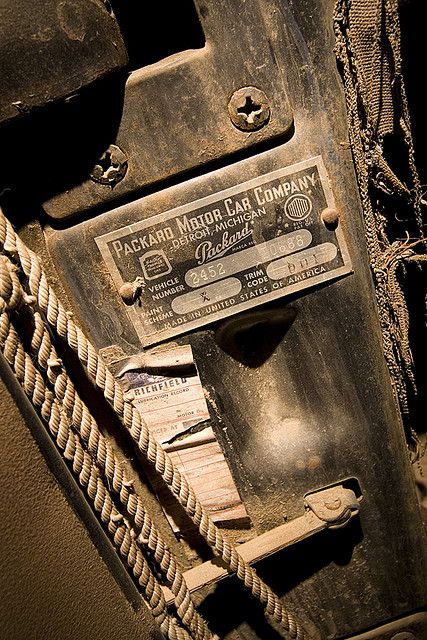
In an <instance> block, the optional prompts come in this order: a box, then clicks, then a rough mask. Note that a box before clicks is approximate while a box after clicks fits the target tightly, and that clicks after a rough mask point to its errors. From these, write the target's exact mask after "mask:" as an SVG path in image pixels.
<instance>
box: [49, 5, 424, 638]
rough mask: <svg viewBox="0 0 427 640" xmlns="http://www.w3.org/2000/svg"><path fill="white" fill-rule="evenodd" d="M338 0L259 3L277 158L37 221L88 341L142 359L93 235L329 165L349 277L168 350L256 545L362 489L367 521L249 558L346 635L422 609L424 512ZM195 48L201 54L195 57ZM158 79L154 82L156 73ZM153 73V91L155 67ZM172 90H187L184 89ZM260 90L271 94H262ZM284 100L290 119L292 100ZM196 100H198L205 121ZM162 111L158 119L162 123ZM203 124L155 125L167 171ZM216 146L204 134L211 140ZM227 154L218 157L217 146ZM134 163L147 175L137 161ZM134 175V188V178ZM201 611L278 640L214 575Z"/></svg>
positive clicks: (331, 631)
mask: <svg viewBox="0 0 427 640" xmlns="http://www.w3.org/2000/svg"><path fill="white" fill-rule="evenodd" d="M219 4H220V3H218V6H219ZM332 5H333V3H332V2H331V1H329V0H327V1H326V0H325V2H324V3H322V5H321V7H316V10H314V9H313V6H312V3H309V2H306V1H305V0H304V1H303V0H300V1H299V2H294V3H291V4H290V5H288V4H286V3H284V2H281V3H275V2H268V3H262V5H259V7H260V11H261V12H262V13H263V24H264V25H265V29H266V32H268V33H269V34H270V35H271V36H272V37H271V38H270V42H271V43H272V49H271V51H272V52H273V53H272V54H271V55H272V56H273V57H274V60H275V61H276V63H277V64H276V69H277V70H278V71H280V73H281V74H282V75H281V76H279V77H277V76H275V80H276V81H277V83H278V85H280V86H285V85H286V87H287V89H288V91H289V96H290V98H289V100H290V102H291V103H292V109H293V114H294V132H293V135H292V136H291V137H290V138H289V139H286V140H283V139H280V138H277V139H276V142H275V144H274V145H272V147H271V148H270V149H263V150H259V149H258V151H257V149H256V147H254V149H253V155H251V156H250V157H246V158H243V159H242V158H234V160H235V161H234V162H230V161H229V160H227V163H228V164H226V158H225V157H224V160H223V162H224V164H226V166H224V167H223V168H220V167H218V168H216V170H215V171H211V172H207V173H205V174H203V175H194V176H193V177H192V178H191V179H188V180H186V181H183V182H182V183H180V184H176V185H175V186H174V185H172V186H171V185H169V186H168V188H165V189H162V190H160V191H158V192H155V193H151V194H149V195H147V196H145V197H144V198H143V199H142V200H141V203H140V205H139V206H138V207H128V208H124V209H123V210H118V209H116V210H113V211H109V212H105V213H102V214H100V215H97V216H95V217H93V218H92V219H87V221H86V222H81V223H79V224H76V225H74V226H73V225H71V224H70V226H69V227H68V228H66V226H65V225H63V226H62V228H61V227H58V228H54V225H52V226H51V228H46V237H47V240H48V245H49V248H50V251H51V253H52V256H53V258H54V260H55V262H56V264H57V266H58V268H59V269H60V271H61V275H62V278H63V282H64V285H65V286H66V288H67V291H68V293H69V295H70V298H71V299H73V300H75V301H76V313H77V315H78V316H79V318H80V319H81V321H82V322H83V324H84V326H85V328H86V330H87V331H88V333H89V334H90V335H91V337H92V339H93V340H94V341H95V342H96V344H97V346H98V347H99V348H107V347H110V346H111V345H112V344H115V345H118V346H120V347H121V348H122V349H123V350H124V352H125V353H126V354H128V355H131V354H133V353H138V352H139V351H140V350H141V347H142V345H141V342H140V340H139V339H138V336H137V334H136V333H135V331H134V329H133V327H132V326H131V324H130V323H129V319H128V315H127V307H126V305H125V304H124V302H123V300H122V299H121V297H120V295H119V293H118V290H117V288H116V287H115V286H114V284H113V281H112V280H111V277H110V275H109V273H108V270H107V269H106V267H105V264H104V263H103V261H102V259H101V256H100V253H99V252H98V249H97V247H96V243H95V238H96V237H98V236H99V235H102V234H106V233H110V232H114V231H116V230H118V229H120V228H121V227H123V226H126V225H132V224H139V223H141V221H148V220H149V219H150V218H151V217H152V216H156V215H158V214H161V213H163V212H165V211H168V210H170V209H173V208H175V207H180V206H183V205H186V204H187V203H189V202H192V201H195V200H197V199H199V198H201V197H204V196H206V194H215V193H217V192H220V191H221V190H224V189H228V188H231V187H234V186H235V185H238V184H239V183H241V182H242V180H251V179H255V178H257V177H258V176H262V175H264V174H267V173H268V172H270V171H273V170H277V169H281V168H283V167H287V166H289V165H292V164H295V163H298V162H301V161H303V160H307V159H308V158H312V157H314V156H319V155H320V156H322V158H323V161H324V164H325V167H326V171H327V174H328V176H329V177H330V188H331V191H332V193H333V195H334V202H335V207H334V208H336V211H338V212H339V228H340V229H341V231H342V233H343V235H344V238H345V241H346V243H347V246H348V249H349V254H350V258H351V262H352V267H353V271H354V273H353V274H351V275H349V276H347V277H345V278H343V279H342V280H340V281H337V282H332V283H326V284H323V285H319V284H318V285H317V286H314V287H313V288H311V289H310V290H307V289H306V290H304V292H302V293H294V294H292V295H291V296H288V297H285V298H282V299H280V300H278V301H277V300H276V301H275V302H270V303H268V304H266V305H263V306H262V307H260V308H259V310H258V311H255V310H253V309H250V310H247V311H245V312H244V313H243V314H240V315H238V316H235V317H234V318H230V319H226V320H222V321H219V322H216V323H213V324H211V325H207V326H205V327H204V328H203V329H200V330H193V331H192V332H190V333H188V334H184V335H183V336H181V337H179V338H178V342H179V343H180V344H191V345H192V348H193V352H194V354H195V360H196V362H197V365H198V367H199V370H200V375H201V380H202V382H203V384H204V386H205V390H206V393H207V398H208V405H209V409H210V413H211V415H212V426H213V429H214V430H215V432H216V434H217V437H218V439H219V440H220V442H221V444H222V448H223V451H224V454H225V456H226V458H227V460H228V462H229V464H230V466H231V469H232V472H233V475H234V479H235V481H236V483H237V485H238V487H239V492H240V494H241V496H242V498H243V500H244V503H245V506H246V509H247V511H248V513H249V516H250V518H251V521H252V523H253V528H252V530H251V531H250V532H249V533H250V534H251V535H259V534H262V533H263V532H265V531H267V530H269V529H272V528H273V527H276V526H279V525H280V524H282V518H283V515H284V514H286V516H287V517H288V518H297V517H299V516H301V515H302V513H303V512H304V503H303V500H302V499H300V498H298V496H303V495H305V494H306V493H308V492H310V491H315V490H316V489H319V488H321V487H324V486H327V485H329V484H333V483H335V482H336V481H337V480H338V479H340V478H344V477H347V478H351V477H353V478H356V479H357V480H358V482H359V483H360V486H361V488H362V491H363V493H364V495H366V501H365V502H364V505H363V514H362V516H361V518H360V520H356V521H354V522H351V523H350V524H349V526H348V527H346V528H345V529H343V530H342V531H337V532H333V531H327V532H324V533H321V534H319V536H318V537H315V538H313V539H310V540H306V541H303V542H301V543H300V544H299V545H296V546H295V547H293V548H292V549H285V550H283V551H282V552H280V553H279V554H277V555H276V556H274V558H271V559H265V560H263V561H262V562H261V563H260V565H259V569H260V572H261V574H262V575H263V576H264V577H265V579H266V580H267V581H268V582H269V584H271V585H272V586H273V587H274V588H275V590H276V591H277V592H278V593H279V594H280V595H281V596H282V597H283V599H284V600H285V601H286V602H287V603H288V604H289V605H290V606H292V608H293V609H294V610H295V611H296V612H297V613H298V614H299V616H300V617H301V618H302V619H303V620H304V621H306V623H307V624H308V625H310V622H309V621H310V619H311V620H315V621H316V624H318V626H319V627H320V630H321V632H322V633H323V635H324V636H325V637H328V636H329V637H336V638H342V637H346V636H348V635H351V634H355V633H357V632H360V631H361V630H364V629H367V628H370V627H373V626H375V625H379V624H381V623H383V622H385V621H387V620H389V619H391V618H394V617H397V616H401V615H402V614H405V613H410V612H412V611H414V610H417V609H419V608H420V607H422V606H424V604H425V588H424V572H425V568H424V567H425V565H424V557H423V555H422V553H420V552H419V549H421V548H422V547H423V532H422V528H421V523H420V518H419V511H418V505H417V502H416V497H415V490H414V486H413V480H412V476H411V469H410V466H409V461H408V458H407V453H406V447H405V441H404V437H403V433H402V430H401V425H400V421H399V417H398V414H397V412H396V409H395V405H394V401H393V396H392V392H391V387H390V380H389V376H388V372H387V369H386V367H385V364H384V358H383V353H382V348H381V338H380V328H379V324H378V318H377V314H376V309H375V305H374V302H373V301H374V292H373V287H372V281H371V276H370V273H369V268H368V260H367V256H366V252H365V248H364V247H365V238H364V231H363V226H362V220H361V215H360V208H359V207H360V205H359V200H358V193H357V187H356V184H355V180H354V174H353V166H352V160H351V155H350V152H349V149H348V141H347V137H346V136H347V131H346V119H345V108H344V101H343V97H342V94H341V89H340V83H339V78H338V75H337V73H336V68H335V60H334V56H333V43H334V39H333V34H332V29H331V16H332ZM245 6H248V3H246V5H245ZM245 24H246V23H245V22H243V25H245ZM252 29H253V34H252V36H251V38H256V36H258V38H259V39H260V41H261V43H262V41H263V38H264V36H265V34H264V33H263V32H260V31H259V24H253V25H252ZM232 40H233V39H232V38H230V41H232ZM243 49H244V43H243V45H242V51H243ZM261 49H262V48H261ZM199 55H203V54H201V53H200V52H199V53H198V54H194V56H196V57H197V56H199ZM249 65H252V62H249ZM251 68H252V67H251ZM189 69H190V66H189ZM232 69H234V73H235V74H236V77H237V76H238V77H239V80H238V81H237V80H236V83H237V82H238V84H241V85H242V86H243V85H248V84H252V85H253V86H257V87H260V88H261V87H262V88H264V84H263V82H261V81H260V80H259V78H260V77H262V73H263V70H262V69H260V70H258V71H256V72H255V69H253V72H252V74H251V77H250V78H247V77H245V78H244V81H243V79H242V81H240V78H241V74H238V73H237V72H236V69H235V67H233V68H232ZM232 69H231V68H230V70H232ZM158 71H159V75H158V78H157V80H158V82H159V83H160V84H159V87H161V89H160V90H162V88H163V85H162V82H163V81H166V76H165V75H164V74H163V72H162V70H158ZM189 72H190V71H189ZM142 73H143V74H144V73H147V74H148V71H144V72H142ZM193 73H194V75H193V81H195V80H196V78H197V80H198V81H199V80H200V78H199V75H198V72H197V70H196V69H195V67H193ZM211 73H212V72H209V74H208V76H209V78H210V77H211ZM150 74H151V76H152V81H153V83H154V82H155V80H156V75H155V70H154V68H153V69H151V70H150ZM258 76H259V77H258ZM177 78H178V76H177V75H176V76H175V79H174V80H171V79H169V83H170V86H169V88H171V87H175V82H177ZM209 81H210V80H208V81H207V82H209ZM183 86H187V91H188V85H185V83H184V84H183ZM266 93H267V94H268V95H269V96H272V94H271V92H270V91H269V90H267V89H266ZM272 100H273V105H274V97H273V98H272ZM284 104H285V106H284V110H285V112H286V109H287V104H288V101H286V102H285V103H284ZM204 108H205V107H204V104H202V105H201V107H200V114H203V113H204ZM213 108H214V111H213V113H214V117H215V118H216V117H221V118H222V117H223V116H222V115H218V114H220V113H221V114H222V113H224V112H223V111H221V110H220V109H219V107H218V105H215V104H213ZM224 109H225V110H226V102H225V105H224ZM133 110H134V113H138V114H139V113H140V112H144V110H147V106H146V105H145V104H142V103H139V104H138V106H136V105H134V107H133ZM276 111H277V107H276V106H275V107H274V110H273V109H272V115H271V123H269V124H268V125H267V126H266V127H264V128H263V129H261V130H259V132H258V133H256V134H254V135H255V136H258V135H261V134H262V133H263V132H267V130H268V128H269V127H270V124H272V123H273V120H274V117H275V114H276ZM147 113H148V114H149V113H150V110H149V109H148V111H147ZM169 115H170V113H169V112H163V116H165V118H166V116H168V117H169ZM198 117H199V116H196V120H195V121H194V125H195V126H194V131H195V134H196V135H195V137H194V138H192V139H191V143H190V142H189V140H188V137H187V138H186V139H185V140H183V138H182V136H181V134H182V132H183V130H184V129H186V127H187V126H188V121H187V119H186V117H185V115H183V117H182V120H181V121H180V125H179V127H178V135H177V136H175V140H174V146H173V149H169V148H167V149H166V148H165V144H164V136H165V132H164V130H162V129H158V133H156V135H155V136H154V137H153V139H150V141H149V142H148V143H147V144H150V145H154V146H155V148H154V146H153V153H152V167H153V170H154V168H155V167H156V166H157V162H160V158H162V159H163V161H164V164H163V165H162V166H164V169H165V171H166V170H167V171H169V170H170V162H171V160H173V158H175V164H174V165H173V166H174V167H175V169H177V168H178V167H182V162H181V160H180V158H181V159H182V158H184V159H185V160H184V161H185V162H186V161H187V158H188V162H189V163H190V159H191V163H192V165H193V166H195V165H197V166H199V160H198V159H197V156H195V155H194V151H195V149H196V148H197V149H200V140H199V138H198V137H197V136H198V132H199V131H200V129H199V124H198V123H199V121H198ZM224 117H225V118H226V120H227V125H226V126H227V127H233V125H232V124H231V123H230V121H229V119H228V113H226V112H225V115H224ZM125 119H126V117H125ZM186 130H187V131H188V129H186ZM227 131H229V135H227V139H228V140H229V141H231V142H232V143H233V144H234V143H235V142H236V138H235V136H236V135H242V134H241V133H240V134H239V132H238V130H237V129H235V128H234V127H233V128H232V129H227ZM250 135H251V136H252V134H250ZM231 142H230V144H231ZM217 143H218V135H217V132H215V133H214V134H212V137H211V139H210V140H209V145H213V146H214V145H216V144H217ZM193 144H194V146H193ZM247 144H249V138H248V139H247V141H240V148H246V151H245V153H246V152H247V146H246V145H247ZM189 145H190V146H189ZM222 153H223V154H224V155H225V154H226V153H227V150H226V149H224V148H223V149H222ZM172 156H173V157H172ZM237 160H238V161H237ZM141 166H144V167H146V163H145V161H144V162H142V165H141ZM129 167H130V165H129ZM129 170H130V171H131V167H130V169H129ZM150 170H151V168H148V169H147V171H150ZM139 180H140V181H139V183H138V184H139V186H143V185H144V184H145V182H144V181H145V177H144V176H142V172H141V173H140V174H139ZM124 182H125V181H122V183H121V184H124ZM84 188H85V187H84ZM117 188H119V187H117ZM75 193H77V192H75ZM79 193H80V192H79ZM116 195H117V194H112V196H111V197H115V196H116ZM71 197H72V196H71V195H67V196H66V198H68V200H67V199H64V200H62V206H63V207H65V209H64V210H71V209H68V206H70V207H71ZM73 197H74V196H73ZM79 197H80V196H79ZM86 197H87V203H88V205H90V204H94V199H93V198H92V196H91V195H90V194H89V192H86ZM108 197H110V196H108ZM58 202H59V200H58ZM49 213H50V214H51V213H52V209H51V208H49ZM325 217H326V218H327V219H326V222H329V223H330V224H332V226H334V225H335V224H336V222H337V220H336V218H337V215H336V213H334V214H333V215H332V214H331V212H327V213H326V214H325ZM82 264H84V265H85V268H84V269H82V268H81V265H82ZM94 283H96V286H94ZM77 301H78V302H77ZM242 535H246V536H247V535H248V534H247V533H246V534H242ZM231 599H233V607H230V601H231ZM203 610H204V611H205V613H206V615H207V616H208V618H211V619H212V621H213V626H214V628H215V630H216V631H218V632H219V633H220V635H221V636H222V637H228V636H230V637H231V635H232V634H233V632H234V630H236V629H239V633H242V634H245V633H246V634H247V635H248V637H274V633H273V632H272V631H271V630H269V629H268V628H267V627H266V626H265V625H264V624H263V622H262V621H261V620H260V617H259V615H258V612H257V611H256V610H255V609H254V608H253V607H251V606H249V601H248V600H247V599H246V596H245V595H244V594H242V592H241V591H239V590H238V589H237V586H236V584H235V583H234V581H232V580H231V581H228V580H227V581H223V582H222V583H219V584H218V585H217V586H216V587H215V590H214V593H210V594H208V595H207V596H206V597H205V599H204V603H203ZM219 611H221V616H219V615H218V612H219ZM224 612H226V613H224Z"/></svg>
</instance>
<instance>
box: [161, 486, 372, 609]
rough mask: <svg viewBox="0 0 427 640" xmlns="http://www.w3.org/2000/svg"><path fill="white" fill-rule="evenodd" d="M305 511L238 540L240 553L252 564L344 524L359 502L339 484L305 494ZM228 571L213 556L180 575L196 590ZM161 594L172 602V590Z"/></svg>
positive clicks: (353, 513)
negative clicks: (291, 518) (263, 530)
mask: <svg viewBox="0 0 427 640" xmlns="http://www.w3.org/2000/svg"><path fill="white" fill-rule="evenodd" d="M305 506H306V509H307V510H306V512H305V513H304V515H303V516H300V517H299V518H295V519H294V520H291V521H290V522H287V523H285V524H282V525H280V526H278V527H275V528H274V529H271V530H269V531H266V532H265V533H263V534H261V535H260V536H257V537H255V538H252V540H248V541H247V542H244V543H242V544H240V545H239V546H238V547H237V548H238V551H239V554H240V555H241V557H242V558H243V559H244V560H246V562H249V564H253V563H254V562H259V561H260V560H263V559H264V558H267V557H268V556H271V555H272V554H274V553H277V552H278V551H281V550H282V549H284V548H285V547H290V546H291V545H295V544H297V543H298V542H301V541H302V540H306V539H307V538H308V537H310V536H313V535H314V534H316V533H319V532H320V531H324V530H325V529H327V528H328V527H331V528H342V527H345V526H346V525H347V524H348V523H349V522H350V520H351V518H353V517H354V516H356V515H357V514H358V513H359V509H360V504H359V501H358V498H357V497H356V494H355V493H354V491H352V490H351V489H347V488H345V487H343V486H342V485H338V486H335V487H331V488H329V489H323V490H321V491H317V492H316V493H312V494H309V495H308V496H306V497H305ZM229 575H231V572H230V571H229V569H228V568H227V566H225V565H223V563H221V562H219V561H218V559H217V558H216V559H215V560H208V561H207V562H204V563H203V564H201V565H198V566H196V567H194V568H193V569H189V570H188V571H186V572H185V574H184V577H185V580H186V582H187V585H188V588H189V589H190V591H197V590H198V589H201V588H203V587H205V586H208V585H212V584H214V583H215V582H218V580H222V579H223V578H226V577H227V576H229ZM164 592H165V597H166V599H167V601H168V602H169V603H172V602H173V594H172V593H171V591H170V590H169V589H167V588H164Z"/></svg>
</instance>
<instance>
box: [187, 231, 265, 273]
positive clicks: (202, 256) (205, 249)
mask: <svg viewBox="0 0 427 640" xmlns="http://www.w3.org/2000/svg"><path fill="white" fill-rule="evenodd" d="M252 232H253V229H249V223H248V222H247V223H246V224H245V226H244V227H243V228H242V229H240V231H235V233H232V234H231V235H230V234H229V232H228V231H224V233H223V234H222V238H221V241H220V242H218V243H216V244H214V243H213V242H211V241H210V240H205V241H204V242H201V243H200V244H198V245H197V247H196V250H195V252H194V257H195V258H196V260H197V264H205V262H210V260H214V259H215V258H222V256H225V254H226V253H227V252H228V251H230V249H232V248H233V247H235V246H236V245H238V244H239V243H240V242H242V240H245V239H246V238H249V236H251V235H252Z"/></svg>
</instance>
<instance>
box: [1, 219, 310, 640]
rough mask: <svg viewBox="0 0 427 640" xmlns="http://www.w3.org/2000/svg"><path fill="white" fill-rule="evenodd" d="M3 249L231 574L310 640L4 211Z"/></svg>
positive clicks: (294, 634) (298, 636)
mask: <svg viewBox="0 0 427 640" xmlns="http://www.w3.org/2000/svg"><path fill="white" fill-rule="evenodd" d="M0 246H3V249H4V251H5V252H6V253H7V254H9V255H10V256H11V257H13V258H14V259H15V260H16V261H17V262H18V264H19V265H20V266H21V268H22V270H23V271H24V273H25V275H26V276H27V278H28V287H29V291H30V293H31V295H32V296H34V297H35V299H36V301H37V304H38V306H39V308H40V310H41V311H42V312H43V314H44V315H45V317H46V320H47V322H48V323H49V325H50V326H51V327H52V329H53V330H54V332H56V333H57V334H58V335H59V336H60V337H61V338H63V339H64V340H65V341H66V342H67V344H68V345H69V346H70V348H71V349H72V350H73V351H74V352H75V353H76V355H77V357H78V358H79V360H80V362H81V364H82V365H83V366H84V367H85V369H86V371H87V373H88V375H89V377H90V378H91V379H92V381H93V382H94V383H95V385H96V386H97V387H98V388H99V389H100V390H101V391H102V392H103V394H104V397H105V398H106V400H107V401H108V402H109V404H110V405H111V406H112V408H113V409H114V411H115V412H116V414H117V415H118V417H119V418H120V420H121V422H122V424H123V425H124V426H125V427H126V429H127V430H128V431H129V433H130V435H131V437H132V438H133V440H134V441H135V443H136V444H137V446H138V448H139V450H140V451H141V453H142V454H143V455H144V456H145V457H146V459H147V460H148V461H149V462H150V463H151V464H152V465H153V466H154V468H155V469H156V470H157V472H158V473H160V475H161V476H162V478H163V480H164V481H165V482H166V484H167V485H168V486H169V487H170V489H171V491H172V493H173V494H174V495H175V497H176V498H177V499H178V501H179V502H180V504H181V505H182V506H183V508H184V509H185V511H186V512H187V514H188V515H189V516H190V518H191V519H192V520H193V522H194V523H195V525H196V526H197V527H198V529H199V531H200V533H201V534H202V536H203V537H204V538H205V539H206V541H207V542H208V543H209V544H210V546H211V547H212V548H213V549H214V551H216V553H217V554H218V555H219V556H220V557H221V558H222V560H223V561H224V562H225V563H226V565H227V566H228V567H229V568H230V569H231V571H232V572H234V573H236V575H237V577H238V578H239V579H240V580H241V581H242V582H243V584H244V585H245V587H247V588H248V589H249V591H250V592H251V593H252V595H253V596H254V597H255V598H257V599H258V600H259V601H260V602H261V604H262V605H263V606H264V609H265V612H266V614H267V615H269V616H271V617H272V618H273V620H275V621H276V622H277V623H278V624H279V625H280V626H281V627H282V628H283V629H284V631H285V632H286V633H288V634H289V637H290V638H291V640H308V638H309V636H308V635H307V633H306V632H305V631H304V629H303V628H302V627H301V625H300V623H299V622H298V621H297V620H296V619H295V618H294V616H293V615H292V614H291V613H289V612H288V611H287V610H286V609H285V607H284V605H283V604H282V602H281V601H280V600H279V598H278V596H277V595H276V594H275V593H274V592H273V591H272V589H271V588H270V587H268V585H266V584H265V583H264V582H263V581H262V580H261V578H260V577H259V576H258V574H257V573H256V571H255V570H254V569H253V568H252V567H251V566H250V565H249V564H248V563H247V562H245V561H244V560H243V558H242V557H241V556H240V555H239V553H238V551H237V550H236V548H235V547H234V546H233V545H232V544H231V542H230V541H229V540H227V539H226V537H225V536H224V534H223V533H222V532H221V531H220V530H219V529H218V528H217V527H216V526H215V524H214V523H213V521H212V520H211V518H210V516H209V515H208V513H207V512H206V511H205V509H204V508H203V507H202V505H201V503H200V502H199V500H198V498H197V496H196V494H195V493H194V490H193V489H192V487H191V486H190V485H189V483H188V481H187V479H186V478H185V477H184V476H182V475H181V474H180V472H179V471H178V469H176V468H175V466H174V464H173V462H172V460H171V458H170V457H169V455H168V454H167V453H166V452H165V451H164V450H163V449H162V447H161V446H160V445H159V444H158V442H157V441H156V439H155V438H154V437H153V436H152V435H151V434H150V432H149V430H148V427H147V425H146V424H145V422H144V421H143V420H142V418H141V416H140V414H139V412H138V410H137V409H136V408H135V407H134V406H133V405H132V404H131V402H130V401H129V400H126V399H125V397H124V393H123V390H122V388H121V387H120V385H119V384H118V383H117V381H116V380H115V378H114V376H113V375H112V374H111V372H110V371H109V370H108V369H107V367H106V365H105V364H104V362H103V361H102V360H101V359H100V358H99V356H98V354H97V351H96V349H95V347H94V346H93V345H92V344H91V342H90V341H89V340H88V339H87V337H86V336H85V335H84V333H83V332H82V330H81V329H80V328H79V327H78V326H77V325H76V324H75V322H74V320H73V319H72V317H71V315H70V314H68V313H67V312H66V311H65V309H64V307H63V306H62V304H61V302H60V301H59V300H58V298H57V296H56V294H55V292H54V291H53V289H52V287H51V286H50V285H49V283H48V281H47V278H46V275H45V273H44V271H43V268H42V265H41V263H40V260H39V259H38V257H37V255H36V254H35V253H33V252H32V251H31V250H30V249H28V247H26V245H25V244H24V243H23V242H22V241H21V240H20V238H19V236H17V234H16V233H15V231H14V229H13V227H12V225H11V224H10V222H9V221H8V220H7V219H6V217H5V216H4V214H3V212H1V211H0Z"/></svg>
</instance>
